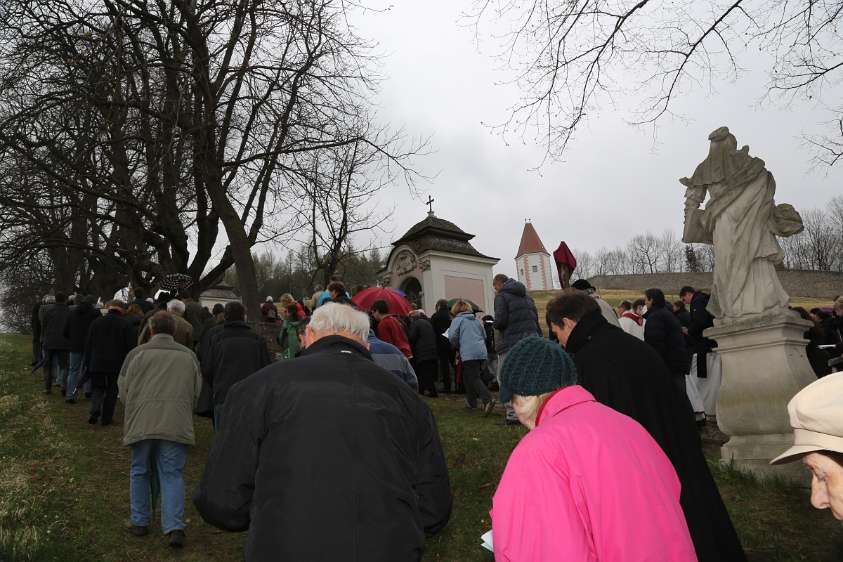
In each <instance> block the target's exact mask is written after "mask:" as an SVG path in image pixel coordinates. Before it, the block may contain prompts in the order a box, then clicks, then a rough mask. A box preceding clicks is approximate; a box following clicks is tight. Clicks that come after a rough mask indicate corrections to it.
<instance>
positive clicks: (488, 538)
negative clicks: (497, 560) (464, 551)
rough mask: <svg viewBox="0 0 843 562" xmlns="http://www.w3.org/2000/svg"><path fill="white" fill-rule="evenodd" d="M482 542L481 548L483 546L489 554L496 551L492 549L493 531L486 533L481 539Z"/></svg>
mask: <svg viewBox="0 0 843 562" xmlns="http://www.w3.org/2000/svg"><path fill="white" fill-rule="evenodd" d="M480 540H481V541H482V543H481V545H480V546H482V547H483V548H485V549H486V550H488V551H489V552H494V551H495V549H494V548H492V531H488V532H486V533H484V534H483V536H481V537H480Z"/></svg>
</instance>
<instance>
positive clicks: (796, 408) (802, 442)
mask: <svg viewBox="0 0 843 562" xmlns="http://www.w3.org/2000/svg"><path fill="white" fill-rule="evenodd" d="M841 402H843V373H837V374H834V375H828V376H825V377H823V378H821V379H819V380H818V381H816V382H813V383H811V384H809V385H808V386H806V387H805V388H803V389H802V390H800V391H799V392H798V393H797V394H796V396H794V397H793V398H792V399H791V400H790V403H788V405H787V411H788V414H790V425H791V427H793V447H791V448H790V449H788V450H787V451H785V452H784V453H782V454H781V455H779V456H778V457H776V458H775V459H773V460H772V461H770V464H783V463H787V462H793V461H795V460H799V459H800V458H801V457H802V456H804V455H806V454H808V453H813V452H816V451H832V452H836V453H841V454H843V407H841Z"/></svg>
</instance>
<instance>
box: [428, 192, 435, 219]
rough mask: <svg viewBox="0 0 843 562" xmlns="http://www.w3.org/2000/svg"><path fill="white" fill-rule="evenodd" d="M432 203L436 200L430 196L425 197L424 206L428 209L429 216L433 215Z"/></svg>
mask: <svg viewBox="0 0 843 562" xmlns="http://www.w3.org/2000/svg"><path fill="white" fill-rule="evenodd" d="M434 201H436V199H434V198H433V197H431V196H430V195H428V196H427V203H426V204H427V206H428V207H429V208H430V211H429V212H428V214H430V215H433V202H434Z"/></svg>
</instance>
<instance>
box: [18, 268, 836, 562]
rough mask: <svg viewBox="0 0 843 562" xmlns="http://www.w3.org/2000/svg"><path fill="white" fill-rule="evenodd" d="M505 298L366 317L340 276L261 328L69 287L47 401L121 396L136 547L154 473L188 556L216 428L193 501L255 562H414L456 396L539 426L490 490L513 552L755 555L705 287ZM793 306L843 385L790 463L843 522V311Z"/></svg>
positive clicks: (164, 301) (824, 383) (436, 525)
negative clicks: (195, 478) (717, 422)
mask: <svg viewBox="0 0 843 562" xmlns="http://www.w3.org/2000/svg"><path fill="white" fill-rule="evenodd" d="M493 287H494V290H495V294H496V296H495V301H494V311H490V312H494V315H491V314H485V313H484V312H483V311H480V310H478V309H477V307H476V305H474V304H473V303H471V302H470V301H467V300H464V299H454V300H453V301H452V302H449V301H446V300H440V301H439V302H437V303H436V310H435V312H434V313H433V314H432V315H431V317H430V318H428V316H427V314H426V313H425V311H423V310H421V309H415V310H413V311H412V312H410V313H409V314H407V315H403V314H398V313H396V312H397V311H396V310H393V309H392V307H391V306H390V304H389V303H388V302H387V301H386V300H377V301H375V302H373V303H372V304H371V306H370V307H368V309H367V310H361V309H360V308H359V306H358V305H356V304H355V302H354V300H353V299H352V298H351V296H350V295H349V294H348V292H347V290H346V288H345V286H344V285H343V284H342V283H341V282H340V281H338V280H335V281H333V282H332V283H331V284H330V285H329V286H328V288H327V289H326V290H325V291H321V290H317V291H315V292H314V294H313V295H312V296H311V297H310V298H307V299H302V300H300V301H297V300H296V299H294V298H293V297H292V295H289V294H285V295H282V296H281V297H280V298H279V299H278V303H277V304H276V303H275V301H274V299H272V298H267V300H266V302H265V303H264V305H263V307H262V308H261V318H260V319H259V321H255V322H249V321H248V320H249V319H247V316H246V310H245V308H244V307H243V305H242V304H241V303H239V302H229V303H227V304H225V305H224V306H223V305H216V306H214V308H213V310H208V309H204V308H203V307H202V306H201V305H200V304H199V303H198V302H196V301H194V300H192V299H190V298H187V297H185V296H183V295H172V294H169V293H166V292H161V293H159V294H158V295H157V297H156V299H155V300H154V301H153V300H152V299H148V298H147V297H146V294H145V293H144V292H143V291H142V290H141V289H136V290H135V292H134V300H132V301H131V302H124V301H120V300H111V301H108V302H106V303H104V304H103V305H102V306H101V307H98V306H97V299H95V298H93V297H92V296H86V295H74V296H73V297H72V298H69V297H68V296H67V295H66V294H63V293H60V292H59V293H56V294H55V295H54V297H53V298H51V299H47V300H45V302H43V303H39V304H38V305H36V307H35V308H34V309H33V365H34V366H35V368H36V369H42V370H43V376H44V378H43V381H44V391H45V392H46V393H48V394H49V393H52V392H53V389H54V388H55V387H60V388H61V396H62V397H63V399H64V400H65V401H66V402H67V403H68V404H75V403H76V402H77V401H78V400H79V399H80V393H83V394H84V396H85V397H87V398H90V408H89V411H88V421H89V423H91V424H99V425H103V426H107V425H110V424H112V423H113V421H114V413H115V407H116V403H117V400H118V399H119V400H120V401H121V402H122V403H123V405H124V414H123V442H124V444H125V445H127V446H129V447H130V448H131V464H130V471H129V483H130V486H129V487H130V513H131V526H130V527H129V532H130V533H131V534H132V535H134V536H137V537H143V536H146V535H147V534H148V533H149V528H150V524H151V520H150V519H151V513H152V507H151V506H152V501H153V494H152V491H153V489H154V488H155V486H154V485H153V482H155V481H157V482H159V483H160V502H161V529H162V531H163V532H164V533H165V534H166V535H167V536H168V537H169V539H168V540H169V544H170V545H171V546H173V547H174V548H180V547H182V546H184V544H185V540H186V537H185V527H186V522H185V516H184V502H185V497H186V490H185V481H184V476H183V470H184V465H185V462H186V458H187V455H186V451H187V447H189V446H191V445H193V444H194V442H195V436H194V435H195V433H194V416H195V415H200V416H206V417H209V418H211V419H212V420H213V426H214V432H215V434H214V441H213V444H212V447H211V451H210V454H209V458H208V460H207V462H206V464H205V469H204V474H203V477H202V479H201V482H200V484H199V486H198V488H197V490H196V493H195V495H194V497H193V501H194V503H195V505H196V507H197V509H198V511H199V513H200V514H201V516H202V518H203V519H204V520H205V521H206V522H208V523H210V524H212V525H214V526H216V527H219V528H221V529H225V530H230V531H248V533H249V540H248V542H247V547H246V548H247V551H246V559H247V560H277V559H285V560H286V559H296V560H335V559H343V558H353V559H367V560H385V561H386V560H389V561H393V560H419V559H420V558H421V555H422V552H423V550H424V542H425V536H430V535H432V534H435V533H437V532H439V531H440V530H441V529H443V528H444V527H445V526H446V525H447V523H448V521H449V519H450V516H451V511H452V506H453V496H452V491H451V485H450V480H449V476H448V467H447V464H446V461H445V454H444V452H443V448H442V444H441V441H440V437H439V433H438V429H437V425H436V421H435V419H434V416H433V414H432V412H431V410H430V408H429V407H428V405H427V403H426V402H425V400H424V399H423V398H422V397H426V398H437V397H438V396H439V395H440V394H441V393H452V392H460V393H464V395H465V396H464V402H465V406H466V408H468V409H470V410H480V411H481V412H482V413H483V415H485V416H488V415H490V414H491V413H492V412H493V411H494V410H495V408H496V405H497V404H498V403H501V404H502V405H503V406H504V410H505V416H504V421H503V423H505V424H521V425H524V426H526V427H527V428H528V429H530V432H529V433H528V434H527V436H526V437H525V438H524V439H522V440H521V442H520V443H519V444H518V446H517V447H516V448H515V450H514V451H513V452H512V455H511V456H510V458H509V461H508V463H507V466H506V469H505V471H504V473H503V476H502V478H501V481H500V483H499V485H498V487H497V490H496V492H495V494H494V497H493V498H492V507H491V517H492V526H493V535H494V551H495V557H496V559H497V560H506V561H533V560H602V561H608V560H642V561H643V560H671V561H673V560H676V561H685V560H702V561H727V562H728V561H733V560H735V561H740V560H745V559H746V557H745V555H744V553H743V549H742V547H741V544H740V541H739V539H738V536H737V533H736V532H735V529H734V527H733V525H732V522H731V520H730V517H729V514H728V513H727V511H726V508H725V506H724V504H723V501H722V499H721V497H720V494H719V491H718V489H717V486H716V484H715V482H714V479H713V477H712V475H711V473H710V471H709V468H708V465H707V462H706V460H705V457H704V455H703V451H702V446H701V441H700V437H699V433H698V427H697V425H698V424H701V423H704V422H705V420H706V414H708V415H709V416H712V415H714V414H715V409H714V406H715V405H716V400H717V392H718V389H719V385H720V378H719V377H720V372H719V371H720V366H719V360H718V357H717V354H716V353H714V352H713V351H714V349H715V346H716V343H715V342H713V341H711V340H709V339H707V338H706V337H705V336H704V331H705V329H707V328H708V327H710V326H712V324H713V318H712V317H711V315H710V314H709V313H708V312H707V310H706V305H707V302H708V298H709V297H708V295H707V294H706V293H705V292H702V291H698V290H695V289H694V288H692V287H684V288H682V290H681V291H680V295H679V297H680V300H678V301H676V302H673V303H670V302H668V301H667V299H666V297H665V294H664V292H663V291H661V290H660V289H655V288H654V289H649V290H647V291H645V292H644V294H643V295H642V298H641V299H638V300H635V301H634V302H623V303H621V304H620V306H619V307H618V308H617V309H613V308H612V307H611V305H609V304H608V303H607V302H606V301H605V300H604V299H602V298H601V297H600V296H599V293H598V291H597V290H596V288H594V287H593V286H591V284H590V283H588V281H585V280H579V281H577V282H575V283H574V285H573V287H572V288H571V289H566V290H563V291H562V292H561V293H560V294H559V295H558V296H556V297H555V298H554V299H553V300H551V302H550V303H549V304H548V305H547V309H546V311H544V314H543V315H542V317H541V318H540V316H539V313H538V311H537V309H536V305H535V303H534V302H533V300H532V298H531V297H530V296H529V294H528V292H527V290H526V288H525V287H524V285H523V284H521V283H519V282H518V281H516V280H514V279H509V278H507V277H506V276H505V275H497V276H496V277H495V278H494V281H493ZM795 310H796V312H798V313H800V314H802V316H803V318H806V319H808V320H811V321H812V322H813V327H812V328H811V329H810V330H809V331H808V332H807V334H806V337H807V338H809V340H810V341H811V342H812V343H816V348H817V349H816V350H817V351H821V352H822V353H823V354H824V355H823V357H824V358H825V367H826V369H822V370H819V369H818V370H817V375H818V376H819V377H824V378H821V379H819V380H818V382H817V383H815V384H813V385H810V386H809V387H807V388H806V389H804V390H803V391H802V392H801V393H800V394H798V395H797V396H796V397H795V398H794V400H793V401H792V402H791V405H790V415H791V420H792V425H793V427H794V429H795V436H796V438H795V445H794V448H793V449H791V450H789V451H788V452H786V453H785V454H784V455H782V457H780V458H779V459H776V461H774V462H788V461H792V460H798V459H803V460H804V462H805V464H806V466H808V467H809V469H810V470H811V471H812V472H813V474H814V483H813V486H814V493H813V495H812V502H813V503H814V505H815V506H816V507H818V508H824V507H831V509H832V512H833V513H834V514H835V516H837V517H838V518H840V519H843V503H842V502H843V500H841V498H843V417H841V415H840V409H839V407H838V404H839V397H840V395H841V393H843V373H840V374H833V375H829V374H828V373H829V371H830V370H831V369H832V368H834V358H835V357H838V358H839V357H841V356H843V338H841V336H843V298H837V299H835V301H834V303H833V306H832V307H831V309H830V310H829V311H825V310H823V309H814V310H812V311H810V312H807V311H802V310H799V309H795ZM256 320H257V319H256ZM543 324H545V327H546V330H547V337H545V336H544V335H543V330H542V327H543ZM258 326H263V327H266V326H270V327H271V328H272V329H271V330H269V331H267V330H258V329H256V328H257V327H258ZM267 334H271V338H272V340H271V341H270V340H268V337H267ZM813 338H817V339H816V341H815V340H814V339H813ZM820 338H821V339H820ZM820 341H821V342H823V343H819V342H820ZM270 344H271V345H270ZM271 350H272V351H271ZM811 353H812V352H811V350H810V349H809V356H810V355H811ZM815 363H816V365H817V366H819V364H820V360H819V358H817V357H815V358H814V359H812V365H814V364H815ZM830 363H831V366H829V364H830ZM826 375H827V376H826ZM495 391H498V394H497V396H496V395H495ZM695 421H696V424H695ZM290 514H295V517H291V516H290Z"/></svg>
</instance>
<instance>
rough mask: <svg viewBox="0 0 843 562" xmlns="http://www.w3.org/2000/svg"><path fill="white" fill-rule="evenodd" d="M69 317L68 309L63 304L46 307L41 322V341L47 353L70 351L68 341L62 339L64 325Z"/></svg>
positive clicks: (64, 338)
mask: <svg viewBox="0 0 843 562" xmlns="http://www.w3.org/2000/svg"><path fill="white" fill-rule="evenodd" d="M68 316H70V307H69V306H67V304H65V303H58V302H57V303H54V304H51V305H49V306H47V308H46V310H45V311H44V313H43V319H42V322H41V341H43V342H44V349H46V350H47V351H70V341H69V340H68V339H67V338H66V337H64V323H65V322H67V317H68Z"/></svg>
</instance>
